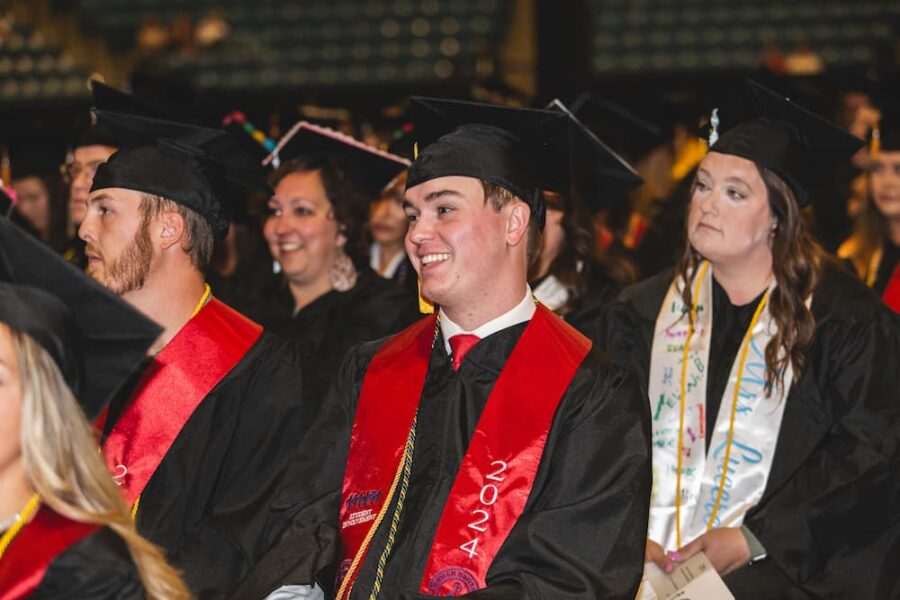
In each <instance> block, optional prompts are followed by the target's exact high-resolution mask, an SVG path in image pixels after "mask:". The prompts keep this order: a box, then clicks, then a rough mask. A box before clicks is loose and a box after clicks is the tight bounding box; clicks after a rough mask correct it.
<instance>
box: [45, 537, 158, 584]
mask: <svg viewBox="0 0 900 600" xmlns="http://www.w3.org/2000/svg"><path fill="white" fill-rule="evenodd" d="M31 598H33V599H34V600H143V599H144V598H145V595H144V586H143V584H142V583H141V579H140V575H139V574H138V570H137V567H136V566H135V564H134V562H133V561H132V559H131V555H130V554H129V552H128V547H127V546H126V544H125V541H124V540H123V539H122V538H121V537H119V536H118V534H116V533H115V532H113V531H112V530H111V529H109V528H108V527H104V528H102V529H100V530H98V531H97V532H96V533H93V534H92V535H90V536H88V537H86V538H85V539H83V540H81V541H79V542H78V543H76V544H74V545H73V546H71V547H70V548H68V549H66V550H65V551H64V552H63V553H61V554H60V555H59V556H57V557H56V558H54V559H53V560H52V561H51V562H50V565H49V566H48V568H47V572H46V573H45V574H44V578H43V579H42V580H41V583H40V585H39V586H38V587H37V589H36V590H35V591H34V593H33V594H32V595H31Z"/></svg>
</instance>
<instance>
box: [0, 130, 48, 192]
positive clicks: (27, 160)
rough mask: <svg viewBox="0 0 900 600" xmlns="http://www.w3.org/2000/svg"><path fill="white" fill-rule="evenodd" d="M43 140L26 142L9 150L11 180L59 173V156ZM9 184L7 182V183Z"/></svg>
mask: <svg viewBox="0 0 900 600" xmlns="http://www.w3.org/2000/svg"><path fill="white" fill-rule="evenodd" d="M54 150H59V148H54V147H53V146H51V145H50V144H48V143H45V142H44V141H43V140H33V139H32V140H28V142H27V143H20V144H16V145H13V146H11V147H10V148H9V163H10V166H11V167H12V178H13V179H22V178H24V177H42V176H56V175H57V174H58V173H59V163H60V156H59V154H57V153H55V152H54ZM7 183H9V182H7Z"/></svg>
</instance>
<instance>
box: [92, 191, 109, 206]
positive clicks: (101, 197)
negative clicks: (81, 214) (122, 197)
mask: <svg viewBox="0 0 900 600" xmlns="http://www.w3.org/2000/svg"><path fill="white" fill-rule="evenodd" d="M114 199H115V198H113V197H112V195H110V194H106V193H103V194H97V195H96V196H93V197H92V198H91V199H90V200H88V202H90V203H91V204H93V203H94V202H100V201H101V200H114Z"/></svg>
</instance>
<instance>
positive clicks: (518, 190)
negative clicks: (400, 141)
mask: <svg viewBox="0 0 900 600" xmlns="http://www.w3.org/2000/svg"><path fill="white" fill-rule="evenodd" d="M412 101H413V102H412V111H411V117H412V120H413V122H414V124H415V128H416V129H415V133H416V143H417V145H418V149H419V156H418V157H417V158H416V160H415V162H413V164H412V166H411V167H410V170H409V178H408V180H407V183H406V187H407V189H409V188H411V187H414V186H416V185H419V184H421V183H424V182H426V181H429V180H431V179H436V178H438V177H448V176H453V175H457V176H464V177H474V178H476V179H481V180H483V181H487V182H490V183H493V184H495V185H499V186H501V187H503V188H505V189H507V190H509V191H510V192H511V193H513V194H514V195H515V196H517V197H518V198H521V199H522V200H523V201H524V202H526V203H528V205H529V206H530V207H531V212H532V214H533V215H534V217H535V218H536V219H537V222H538V224H539V225H540V226H541V227H542V228H543V225H544V211H545V207H544V201H543V193H542V192H543V190H551V191H554V192H558V193H561V194H568V193H569V189H568V172H569V159H568V152H567V150H568V148H569V124H568V118H567V117H566V115H564V114H562V113H559V112H553V111H549V110H540V109H533V108H511V107H508V106H499V105H495V104H483V103H479V102H466V101H462V100H443V99H439V98H421V97H414V98H413V99H412Z"/></svg>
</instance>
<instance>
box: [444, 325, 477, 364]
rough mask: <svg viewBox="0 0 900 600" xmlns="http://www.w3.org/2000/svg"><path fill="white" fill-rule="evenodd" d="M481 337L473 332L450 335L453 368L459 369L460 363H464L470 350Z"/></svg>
mask: <svg viewBox="0 0 900 600" xmlns="http://www.w3.org/2000/svg"><path fill="white" fill-rule="evenodd" d="M480 339H481V338H480V337H478V336H477V335H473V334H471V333H460V334H458V335H454V336H450V339H449V340H448V341H449V342H450V352H452V353H453V370H454V371H459V365H460V364H461V363H462V361H463V359H464V358H465V357H466V354H468V353H469V350H471V349H472V347H473V346H474V345H475V344H477V343H478V340H480Z"/></svg>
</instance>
